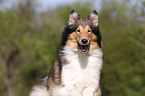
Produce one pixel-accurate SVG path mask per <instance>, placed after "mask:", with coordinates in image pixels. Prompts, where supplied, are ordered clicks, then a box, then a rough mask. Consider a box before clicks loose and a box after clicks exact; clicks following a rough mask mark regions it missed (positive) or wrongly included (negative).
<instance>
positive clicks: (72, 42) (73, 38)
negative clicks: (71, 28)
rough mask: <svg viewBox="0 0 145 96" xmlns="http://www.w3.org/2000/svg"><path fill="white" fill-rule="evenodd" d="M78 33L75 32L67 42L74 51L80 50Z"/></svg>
mask: <svg viewBox="0 0 145 96" xmlns="http://www.w3.org/2000/svg"><path fill="white" fill-rule="evenodd" d="M76 36H77V35H76V33H75V32H73V33H72V34H70V35H69V36H68V40H67V42H66V46H69V47H72V48H74V49H78V45H77V40H76Z"/></svg>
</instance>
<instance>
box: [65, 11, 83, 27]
mask: <svg viewBox="0 0 145 96" xmlns="http://www.w3.org/2000/svg"><path fill="white" fill-rule="evenodd" d="M79 19H81V16H80V15H79V14H78V13H77V12H76V11H75V10H72V11H71V13H70V15H69V18H68V22H67V24H68V25H70V26H71V25H74V24H75V21H76V20H79Z"/></svg>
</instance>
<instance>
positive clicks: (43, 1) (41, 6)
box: [0, 0, 101, 12]
mask: <svg viewBox="0 0 145 96" xmlns="http://www.w3.org/2000/svg"><path fill="white" fill-rule="evenodd" d="M3 1H4V2H3V3H0V10H5V9H10V8H12V7H16V6H17V4H18V3H19V2H22V1H23V0H3ZM35 1H36V2H37V4H38V7H37V8H36V11H38V12H39V11H45V10H49V9H54V8H56V7H58V6H63V5H71V4H72V3H73V2H76V1H79V2H86V1H93V2H92V4H93V6H94V9H96V10H100V8H101V6H100V5H101V0H35Z"/></svg>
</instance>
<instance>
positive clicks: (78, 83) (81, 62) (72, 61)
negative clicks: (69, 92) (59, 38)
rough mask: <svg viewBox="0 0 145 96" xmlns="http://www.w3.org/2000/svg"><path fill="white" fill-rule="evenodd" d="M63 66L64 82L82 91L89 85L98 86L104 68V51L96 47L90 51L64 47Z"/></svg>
mask: <svg viewBox="0 0 145 96" xmlns="http://www.w3.org/2000/svg"><path fill="white" fill-rule="evenodd" d="M62 52H63V57H62V58H63V60H65V61H66V62H65V64H64V65H63V66H62V76H63V80H62V83H64V84H65V85H69V86H70V85H75V87H76V88H77V89H79V90H80V92H81V91H82V90H83V88H85V87H87V86H92V87H98V86H99V75H100V70H101V68H102V55H103V54H102V51H101V49H95V50H94V51H92V52H90V53H81V52H78V51H77V50H75V49H73V48H71V47H67V46H66V47H64V49H63V51H62Z"/></svg>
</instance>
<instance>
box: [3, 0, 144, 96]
mask: <svg viewBox="0 0 145 96" xmlns="http://www.w3.org/2000/svg"><path fill="white" fill-rule="evenodd" d="M72 9H75V10H76V11H77V12H78V13H79V14H80V15H81V16H82V18H83V19H85V18H86V17H87V15H88V14H89V13H90V12H91V11H92V10H93V9H96V10H97V11H98V13H99V23H100V30H101V32H102V38H103V52H104V65H103V70H102V77H101V89H102V96H145V1H144V0H0V96H28V93H29V92H30V89H31V88H32V86H33V85H36V84H40V82H41V79H42V78H44V77H45V76H47V74H48V72H49V69H50V67H51V65H52V64H53V61H54V60H55V58H56V50H57V48H58V45H59V43H60V39H61V33H62V31H63V28H64V26H65V23H66V21H67V19H68V15H69V13H70V11H71V10H72Z"/></svg>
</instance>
